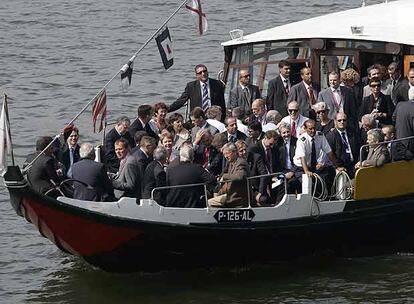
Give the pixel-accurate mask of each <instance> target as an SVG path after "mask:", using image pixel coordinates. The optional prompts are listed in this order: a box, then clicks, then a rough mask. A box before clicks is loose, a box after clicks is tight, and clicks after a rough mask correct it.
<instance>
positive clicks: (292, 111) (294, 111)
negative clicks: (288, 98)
mask: <svg viewBox="0 0 414 304" xmlns="http://www.w3.org/2000/svg"><path fill="white" fill-rule="evenodd" d="M288 111H289V113H296V112H298V111H299V110H296V109H289V110H288Z"/></svg>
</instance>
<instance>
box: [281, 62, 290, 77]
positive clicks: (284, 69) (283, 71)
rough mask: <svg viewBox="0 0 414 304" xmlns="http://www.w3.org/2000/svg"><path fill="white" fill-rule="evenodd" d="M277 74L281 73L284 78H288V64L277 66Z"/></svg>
mask: <svg viewBox="0 0 414 304" xmlns="http://www.w3.org/2000/svg"><path fill="white" fill-rule="evenodd" d="M279 74H280V75H282V76H283V77H284V78H288V77H289V76H290V66H289V65H285V66H283V67H281V68H279Z"/></svg>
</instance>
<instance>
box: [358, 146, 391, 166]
mask: <svg viewBox="0 0 414 304" xmlns="http://www.w3.org/2000/svg"><path fill="white" fill-rule="evenodd" d="M389 162H390V154H389V152H388V149H387V147H386V146H383V145H382V146H377V147H375V148H374V147H369V151H368V157H367V159H366V160H364V161H363V163H362V164H363V166H364V167H366V166H373V167H381V166H383V165H385V164H386V163H389Z"/></svg>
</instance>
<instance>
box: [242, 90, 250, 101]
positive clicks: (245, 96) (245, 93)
mask: <svg viewBox="0 0 414 304" xmlns="http://www.w3.org/2000/svg"><path fill="white" fill-rule="evenodd" d="M243 98H244V99H245V101H246V104H248V105H249V106H250V96H249V89H248V88H247V87H245V88H244V89H243Z"/></svg>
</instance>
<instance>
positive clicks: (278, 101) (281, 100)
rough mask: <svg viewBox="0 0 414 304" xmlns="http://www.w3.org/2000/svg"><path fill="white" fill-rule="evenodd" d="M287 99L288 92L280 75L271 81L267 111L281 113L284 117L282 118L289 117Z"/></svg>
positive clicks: (268, 88)
mask: <svg viewBox="0 0 414 304" xmlns="http://www.w3.org/2000/svg"><path fill="white" fill-rule="evenodd" d="M287 98H288V93H287V92H286V89H285V86H284V84H283V81H282V78H280V75H279V76H277V77H276V78H273V79H271V80H270V81H269V85H268V87H267V98H266V105H267V110H276V111H278V112H279V113H280V115H282V117H285V116H287V115H288V111H287V102H286V101H287Z"/></svg>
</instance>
